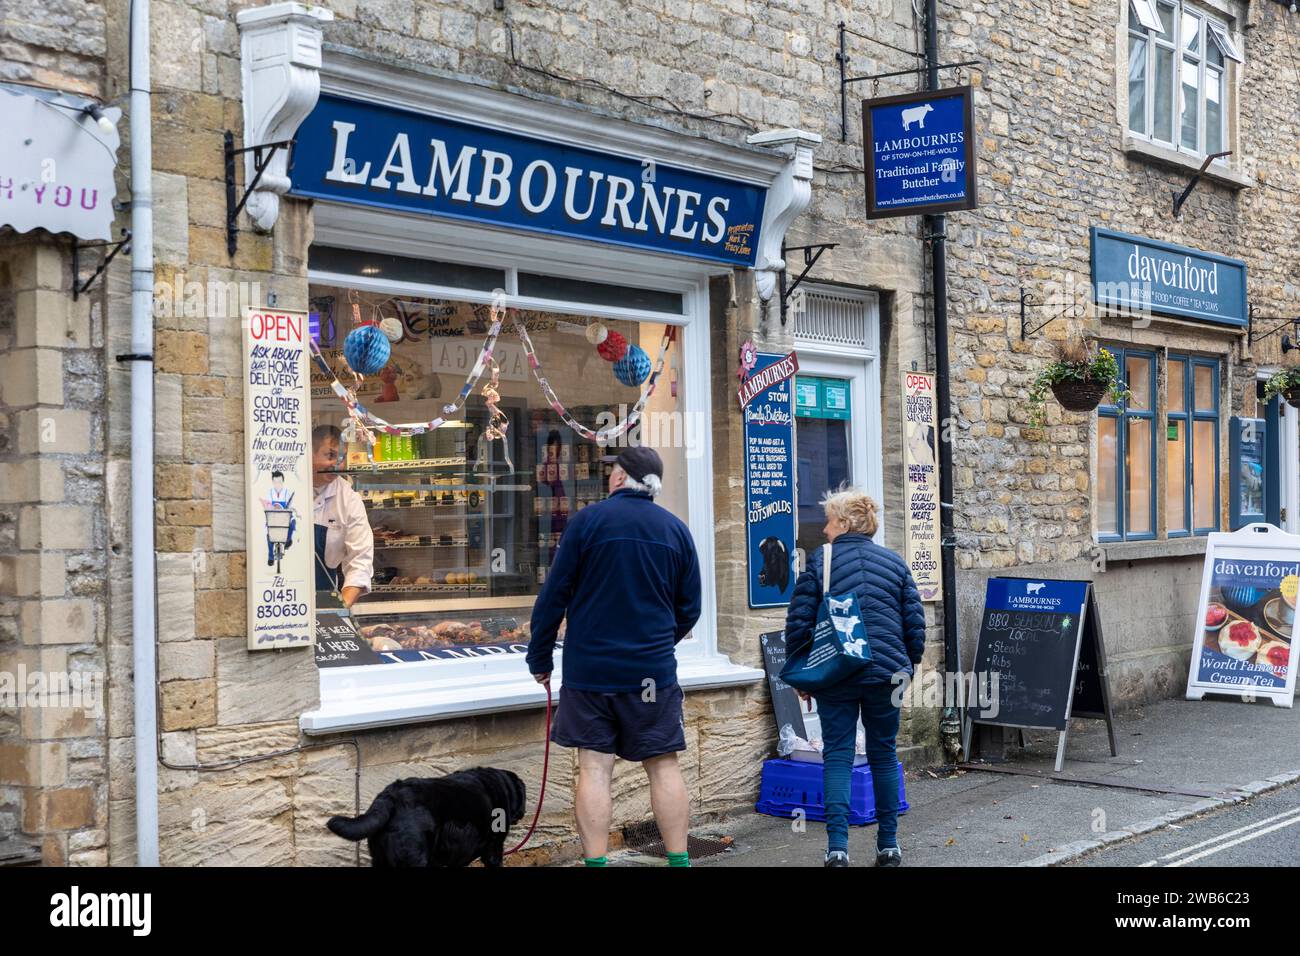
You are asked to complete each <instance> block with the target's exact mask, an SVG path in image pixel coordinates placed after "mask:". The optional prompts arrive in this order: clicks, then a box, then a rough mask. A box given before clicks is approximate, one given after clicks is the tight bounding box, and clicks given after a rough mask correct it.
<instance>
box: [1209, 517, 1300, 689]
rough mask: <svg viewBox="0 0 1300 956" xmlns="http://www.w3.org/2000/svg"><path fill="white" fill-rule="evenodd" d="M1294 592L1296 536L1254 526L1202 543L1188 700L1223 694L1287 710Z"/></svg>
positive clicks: (1298, 578)
mask: <svg viewBox="0 0 1300 956" xmlns="http://www.w3.org/2000/svg"><path fill="white" fill-rule="evenodd" d="M1298 587H1300V535H1294V534H1288V533H1287V532H1285V531H1283V530H1281V529H1280V528H1277V527H1274V526H1273V525H1271V524H1264V523H1257V524H1249V525H1246V527H1244V528H1242V529H1241V530H1240V531H1234V532H1215V533H1214V534H1211V535H1210V536H1209V538H1208V540H1207V541H1206V547H1205V569H1204V571H1203V573H1202V576H1201V599H1200V602H1199V603H1198V605H1197V607H1198V610H1199V614H1198V616H1197V619H1196V625H1195V632H1194V633H1195V639H1194V644H1193V647H1192V661H1191V666H1190V668H1189V669H1188V673H1187V699H1188V700H1201V699H1202V698H1203V697H1205V695H1206V694H1227V695H1229V696H1232V697H1240V698H1242V699H1243V700H1248V701H1249V700H1254V699H1256V698H1259V697H1263V698H1266V699H1268V700H1271V701H1272V702H1273V703H1274V704H1275V705H1277V706H1278V707H1290V706H1291V705H1292V702H1293V701H1294V699H1295V663H1296V662H1295V642H1294V640H1293V636H1294V633H1295V606H1296V591H1297V588H1298Z"/></svg>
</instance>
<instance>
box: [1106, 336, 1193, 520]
mask: <svg viewBox="0 0 1300 956" xmlns="http://www.w3.org/2000/svg"><path fill="white" fill-rule="evenodd" d="M1107 348H1109V349H1110V350H1111V352H1112V353H1114V355H1115V357H1116V358H1117V359H1118V360H1119V362H1120V367H1121V368H1122V369H1123V370H1124V373H1123V374H1124V378H1125V382H1126V384H1127V387H1128V390H1129V392H1130V393H1131V397H1130V398H1129V399H1128V400H1127V401H1125V402H1123V403H1121V404H1119V405H1102V406H1101V407H1100V408H1098V409H1097V485H1096V488H1097V537H1098V540H1100V541H1143V540H1151V539H1153V538H1156V537H1158V533H1157V528H1156V510H1157V509H1156V502H1157V501H1158V500H1161V499H1163V501H1164V515H1165V535H1166V536H1167V537H1170V538H1177V537H1186V536H1188V535H1189V534H1197V535H1201V534H1208V533H1209V532H1211V531H1217V530H1218V527H1219V363H1218V361H1216V360H1215V359H1212V358H1207V357H1202V356H1188V355H1173V354H1171V355H1169V356H1168V357H1167V358H1166V359H1165V383H1166V384H1165V388H1164V394H1163V396H1161V395H1160V392H1159V390H1158V388H1157V375H1156V371H1157V362H1156V359H1157V355H1156V353H1155V352H1152V351H1150V350H1143V349H1125V348H1122V347H1120V346H1116V345H1108V346H1107ZM1158 398H1163V404H1162V405H1158V404H1157V399H1158ZM1161 408H1163V409H1164V412H1165V415H1164V426H1163V428H1161V427H1159V425H1158V423H1159V422H1160V415H1159V410H1160V409H1161ZM1158 457H1160V458H1163V459H1164V463H1165V467H1164V469H1163V471H1164V475H1165V484H1164V491H1163V495H1161V494H1160V492H1159V489H1158V488H1157V482H1156V476H1157V474H1158V473H1159V469H1158V468H1157V459H1158Z"/></svg>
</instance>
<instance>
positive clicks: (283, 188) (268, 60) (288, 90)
mask: <svg viewBox="0 0 1300 956" xmlns="http://www.w3.org/2000/svg"><path fill="white" fill-rule="evenodd" d="M333 19H334V14H333V13H331V12H330V11H329V10H325V9H323V8H321V7H312V6H308V5H306V4H302V3H275V4H272V5H271V6H267V7H254V8H252V9H249V10H243V11H240V13H239V14H238V16H237V18H236V20H237V22H238V24H239V33H240V58H241V63H240V73H241V75H242V77H243V83H244V142H243V145H244V146H245V147H250V146H261V145H263V144H267V143H277V142H282V141H285V140H290V139H293V137H294V135H295V134H296V133H297V132H298V126H299V124H301V123H302V121H303V120H304V119H306V118H307V114H309V113H310V112H311V111H312V109H314V108H315V106H316V100H317V98H318V97H319V96H320V63H321V28H320V25H321V24H322V23H328V22H329V21H331V20H333ZM254 162H255V154H254V153H253V152H251V151H250V152H246V153H244V182H245V183H250V182H252V181H253V177H254V176H255V175H256V170H255V168H254ZM288 163H289V151H288V150H285V149H278V150H276V151H275V153H274V154H273V155H272V156H271V158H270V160H268V161H267V164H266V167H265V169H264V170H263V172H262V178H261V179H260V180H259V181H258V184H257V189H256V190H254V191H253V193H252V194H251V195H250V196H249V197H248V204H247V205H246V206H245V207H244V209H245V211H246V212H247V213H248V216H249V218H250V219H252V221H253V225H254V226H256V227H257V228H258V229H261V230H263V231H268V232H269V231H270V229H271V227H272V226H274V225H275V220H276V217H277V216H278V215H279V214H280V197H281V196H283V195H284V194H285V193H287V192H288V191H289V186H290V181H289V175H288Z"/></svg>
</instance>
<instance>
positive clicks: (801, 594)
mask: <svg viewBox="0 0 1300 956" xmlns="http://www.w3.org/2000/svg"><path fill="white" fill-rule="evenodd" d="M847 591H852V592H853V593H854V594H856V595H857V598H858V607H859V608H861V610H862V624H863V626H864V627H865V628H866V630H867V640H868V641H869V642H870V644H871V662H870V663H869V664H868V665H867V666H866V667H864V668H863V669H862V672H861V674H860V675H858V676H856V677H854V678H853V679H854V680H855V681H857V682H859V683H863V684H875V683H888V682H889V681H890V680H891V679H892V678H893V676H894V674H896V673H899V672H900V671H901V672H903V673H906V674H908V675H910V674H911V673H912V668H913V667H914V666H915V665H916V664H918V663H920V661H921V655H922V653H923V652H924V650H925V607H924V605H922V604H921V596H920V595H919V594H918V593H917V591H916V583H915V582H914V581H913V580H912V572H911V571H910V570H909V569H908V567H907V564H906V562H904V561H903V559H902V558H900V557H899V556H898V555H896V554H895V553H894V552H893V551H890V550H889V549H888V548H882V547H881V546H880V545H878V544H876V543H875V542H874V541H872V540H871V539H870V538H868V537H867V536H866V535H865V534H842V535H840V536H839V537H838V538H836V539H835V544H834V547H833V550H832V552H831V594H844V593H845V592H847ZM821 603H822V549H821V548H817V549H816V550H814V551H812V552H811V553H810V554H809V555H808V567H807V569H806V570H805V571H804V572H803V574H801V575H799V580H798V581H796V582H795V585H794V596H793V597H792V598H791V599H790V607H789V609H788V610H787V611H786V615H785V639H786V647H787V648H789V651H790V653H794V652H795V651H796V650H798V649H799V648H800V647H801V646H803V645H805V644H807V643H808V642H809V641H811V640H812V629H813V625H814V624H816V623H817V609H818V608H819V607H821Z"/></svg>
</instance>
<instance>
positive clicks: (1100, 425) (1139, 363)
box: [1097, 346, 1156, 541]
mask: <svg viewBox="0 0 1300 956" xmlns="http://www.w3.org/2000/svg"><path fill="white" fill-rule="evenodd" d="M1108 348H1110V350H1111V352H1113V353H1114V355H1115V358H1116V359H1117V360H1118V361H1119V363H1120V368H1121V369H1122V374H1123V376H1124V380H1125V382H1126V383H1127V386H1128V390H1129V392H1130V393H1131V395H1130V397H1129V398H1128V399H1127V400H1126V401H1124V402H1121V403H1120V404H1118V405H1102V406H1101V407H1100V408H1099V409H1098V410H1097V533H1098V537H1099V539H1100V540H1102V541H1141V540H1149V539H1151V538H1154V537H1155V536H1156V495H1155V491H1156V480H1155V477H1156V443H1155V409H1156V357H1155V354H1154V353H1153V352H1146V351H1141V350H1134V349H1125V348H1122V347H1119V346H1108Z"/></svg>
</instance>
